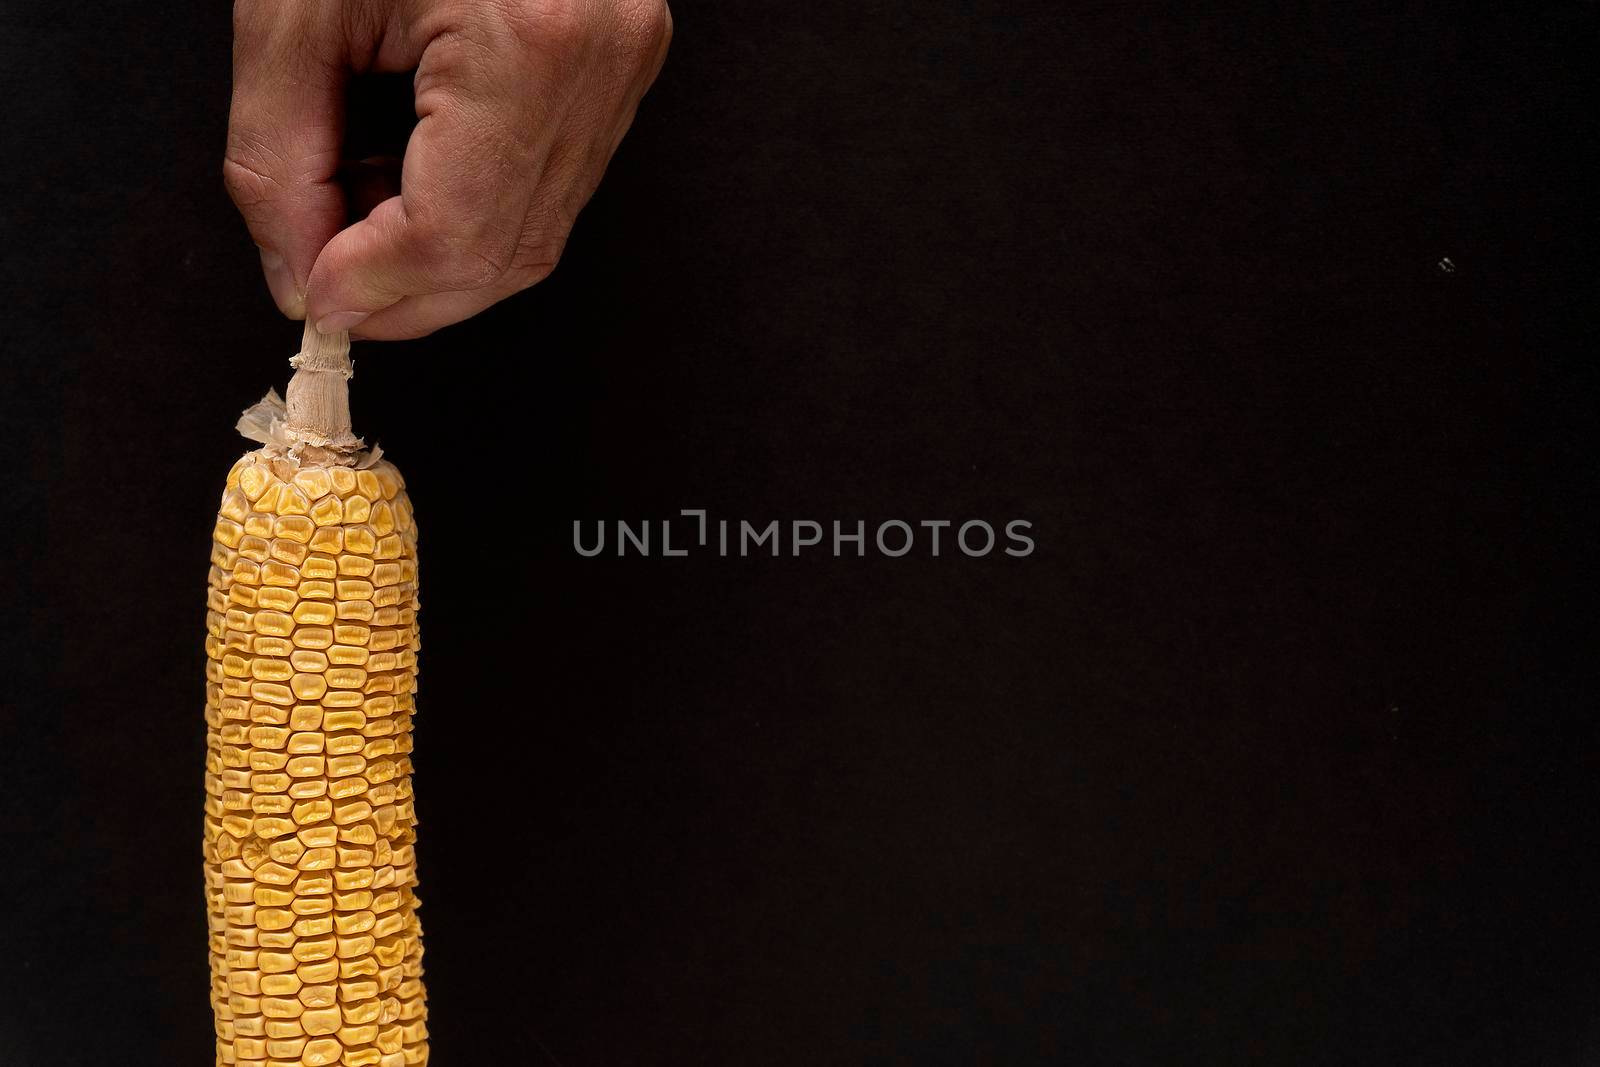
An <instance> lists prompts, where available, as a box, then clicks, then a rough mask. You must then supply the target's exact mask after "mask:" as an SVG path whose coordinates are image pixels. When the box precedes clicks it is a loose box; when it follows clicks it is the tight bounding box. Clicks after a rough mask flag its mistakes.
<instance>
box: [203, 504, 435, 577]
mask: <svg viewBox="0 0 1600 1067" xmlns="http://www.w3.org/2000/svg"><path fill="white" fill-rule="evenodd" d="M211 536H212V539H213V540H214V541H215V545H214V546H213V549H212V562H213V563H215V564H216V565H217V567H219V568H220V569H221V570H223V571H230V570H232V569H233V568H234V565H235V564H237V563H238V562H239V561H240V560H241V559H245V560H250V561H251V562H253V563H265V562H266V561H267V560H269V559H271V558H273V557H274V555H280V557H281V558H283V559H284V561H285V562H291V563H298V562H300V560H301V559H304V558H305V557H304V556H301V549H302V548H303V549H304V550H305V553H306V554H307V555H309V554H310V553H312V552H318V553H322V554H324V555H338V554H339V553H341V552H345V553H349V554H352V555H357V556H372V557H373V558H375V559H399V558H400V557H402V556H414V555H415V554H416V541H417V535H416V533H415V531H414V530H413V529H412V528H411V527H410V526H405V525H400V526H396V527H394V528H390V529H387V530H379V529H378V528H377V527H375V526H373V525H372V524H370V523H361V524H358V525H349V526H315V525H314V524H311V523H310V522H309V520H307V522H306V523H305V524H301V523H295V522H290V521H289V519H288V518H286V517H282V516H280V517H278V518H276V519H273V518H271V517H270V516H250V517H248V518H246V519H245V520H243V522H240V521H236V520H234V519H231V518H228V517H227V516H226V515H219V516H218V517H217V524H216V526H214V527H213V528H212V534H211ZM289 545H298V546H300V548H289V547H287V546H289ZM274 546H277V547H276V548H275V547H274ZM285 554H286V555H285ZM297 556H298V557H300V558H299V559H296V558H295V557H297Z"/></svg>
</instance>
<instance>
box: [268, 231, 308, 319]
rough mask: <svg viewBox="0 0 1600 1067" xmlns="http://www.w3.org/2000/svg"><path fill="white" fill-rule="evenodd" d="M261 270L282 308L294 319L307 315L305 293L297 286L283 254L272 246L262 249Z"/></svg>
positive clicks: (273, 296)
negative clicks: (271, 247)
mask: <svg viewBox="0 0 1600 1067" xmlns="http://www.w3.org/2000/svg"><path fill="white" fill-rule="evenodd" d="M261 272H262V273H263V274H265V275H266V276H267V288H268V289H269V290H271V292H272V299H273V301H274V302H275V303H277V305H278V307H279V309H280V310H282V312H283V313H284V314H285V315H288V316H289V317H290V318H292V319H303V318H305V317H306V298H305V295H304V294H302V293H301V292H300V290H299V289H297V288H296V287H295V284H294V274H293V272H291V271H290V270H289V264H287V263H285V262H284V259H283V257H282V256H280V255H278V253H276V252H274V251H272V250H271V249H270V248H263V249H262V250H261Z"/></svg>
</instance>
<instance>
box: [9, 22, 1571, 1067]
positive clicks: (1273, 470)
mask: <svg viewBox="0 0 1600 1067" xmlns="http://www.w3.org/2000/svg"><path fill="white" fill-rule="evenodd" d="M226 6H227V5H225V4H217V3H198V2H196V3H155V2H150V0H144V2H140V3H97V4H94V5H89V6H83V7H80V6H77V5H65V4H50V5H45V4H31V5H19V4H18V3H17V0H6V5H5V8H4V12H5V21H6V25H5V27H4V33H3V36H0V58H3V63H0V76H3V77H4V78H5V85H4V86H3V88H4V90H5V94H6V99H7V101H8V104H7V114H6V117H5V120H4V129H5V134H4V136H5V151H4V155H5V159H6V164H5V167H4V168H3V172H0V192H3V195H4V200H3V204H4V213H3V218H0V226H3V229H0V238H3V241H0V244H3V247H4V248H5V268H4V271H5V273H4V278H3V282H4V287H3V294H0V295H3V301H4V305H3V306H4V312H5V314H4V316H3V320H4V325H3V327H0V329H3V331H4V336H5V338H6V341H5V345H6V350H5V353H4V362H3V364H0V366H3V371H0V373H3V375H4V378H5V382H6V386H5V395H4V408H5V411H4V420H5V421H4V431H5V433H4V440H5V452H6V455H5V462H4V466H5V469H6V470H7V471H8V473H7V474H6V475H5V476H4V478H3V482H0V490H3V494H4V509H5V510H4V515H3V518H4V523H5V526H6V529H7V532H8V533H11V534H13V535H15V536H14V538H13V540H14V547H13V548H12V549H11V550H10V554H9V558H8V560H7V565H6V568H5V574H4V577H3V579H0V581H3V582H4V584H5V587H6V592H7V594H8V596H7V598H6V599H7V601H8V603H9V604H10V605H12V606H9V607H8V608H7V611H6V616H5V623H4V625H5V628H6V638H7V652H6V654H5V665H4V671H3V672H0V673H3V675H4V679H3V681H0V687H3V692H4V694H5V706H4V707H5V716H4V720H3V726H4V734H3V739H0V789H3V790H4V804H3V808H0V820H3V823H0V825H3V828H4V832H5V837H4V842H3V843H4V856H3V864H4V869H3V875H0V905H3V910H0V1062H3V1063H4V1064H6V1065H7V1067H10V1065H12V1064H17V1065H22V1067H34V1065H39V1067H44V1065H57V1064H60V1065H79V1064H89V1063H116V1064H121V1065H140V1064H155V1065H163V1067H167V1065H176V1067H181V1065H187V1064H200V1063H208V1062H210V1060H209V1057H210V1055H211V1052H210V1048H211V1045H210V1043H211V1034H210V1017H209V1009H208V1005H207V999H206V974H205V966H206V955H205V936H204V920H203V903H202V896H201V891H200V845H199V829H200V827H199V821H200V807H201V800H202V789H201V782H200V777H201V766H202V755H203V746H204V731H203V727H202V717H201V710H202V703H203V696H202V673H203V671H202V663H203V653H202V649H201V637H202V629H203V627H202V616H203V594H204V579H205V567H206V563H205V561H206V555H207V538H208V531H209V528H210V522H211V516H212V515H213V514H214V507H215V501H216V499H217V496H218V493H219V491H220V486H221V482H222V478H223V474H224V472H225V471H226V470H227V468H228V465H229V464H230V463H231V462H232V460H233V459H234V458H235V456H236V455H237V454H238V453H239V452H240V451H242V449H243V447H244V445H243V442H241V441H240V440H239V439H238V438H237V437H236V436H235V435H234V434H233V432H232V424H233V421H234V417H235V415H236V413H237V412H238V411H239V409H240V408H242V407H244V406H245V405H246V404H248V403H250V402H252V401H253V400H255V399H256V398H257V397H258V396H259V395H260V394H261V392H262V391H263V390H264V389H265V387H266V386H268V385H274V384H276V385H279V386H281V384H282V382H283V381H284V378H285V374H286V369H285V364H284V359H285V357H286V356H287V355H289V354H290V353H291V352H293V351H294V349H295V346H296V344H297V341H298V327H297V326H295V325H292V324H288V323H285V322H284V321H283V320H282V319H281V318H279V317H278V316H277V314H276V312H275V311H274V310H273V309H272V307H271V305H270V302H269V300H268V298H267V296H266V292H265V288H264V286H263V285H262V283H261V281H260V279H259V276H258V267H257V262H256V257H255V254H254V251H253V249H252V248H251V246H250V243H249V241H248V239H247V237H246V235H245V233H244V229H243V226H242V224H240V222H239V221H238V220H237V218H236V217H235V216H234V214H233V212H232V209H231V207H230V206H229V204H228V203H227V201H226V198H225V196H224V195H223V193H222V190H221V186H220V180H219V166H220V157H221V151H222V147H223V140H224V129H225V120H226V112H227V100H228V82H229V59H228V34H229V25H228V13H227V11H226V10H225V9H226ZM1187 6H1188V5H1181V6H1180V5H1173V6H1172V7H1171V8H1170V9H1165V10H1163V9H1159V8H1145V7H1141V6H1137V5H1095V4H1091V5H1063V4H1054V3H1037V2H1036V3H1011V4H998V3H976V4H960V5H957V4H945V5H928V4H913V3H902V4H892V5H879V4H870V5H868V4H855V3H851V4H846V3H807V4H795V3H769V2H755V0H741V2H739V3H722V4H701V5H694V4H690V3H687V2H685V3H683V4H681V5H680V6H679V8H678V10H677V11H676V17H677V38H676V41H675V43H674V46H673V50H672V55H671V57H670V59H669V61H668V63H667V66H666V68H665V71H664V73H663V75H662V78H661V80H660V82H659V84H658V86H657V88H656V89H655V90H654V91H653V92H652V93H651V94H650V96H649V97H648V98H647V99H646V102H645V104H644V106H643V108H642V110H641V113H640V116H639V119H638V121H637V123H636V125H635V128H634V131H633V133H632V134H631V135H630V136H629V138H628V140H627V141H626V143H625V144H624V146H623V148H622V150H621V152H620V153H619V155H618V156H617V158H616V160H615V162H614V164H613V166H612V168H611V171H610V174H609V176H608V178H607V180H606V183H605V185H604V187H603V189H602V190H601V192H600V193H599V194H598V196H597V197H596V198H595V200H594V201H593V202H592V204H591V205H590V207H589V208H588V210H587V211H586V212H585V214H584V215H583V217H582V219H581V220H580V222H579V225H578V228H577V230H576V232H575V233H574V235H573V238H572V240H571V243H570V245H569V248H568V252H567V254H566V257H565V258H564V260H563V262H562V264H561V266H560V268H559V269H558V270H557V272H556V273H555V275H554V276H553V277H551V278H550V279H549V280H548V281H547V282H546V283H544V284H543V285H541V286H539V287H538V288H537V289H535V290H533V291H531V292H529V293H527V294H524V295H523V296H522V297H519V298H517V299H515V300H513V301H511V302H509V303H508V304H506V305H503V306H501V307H499V308H497V309H494V310H493V311H491V312H489V313H487V314H485V315H483V316H481V317H480V318H479V319H477V320H474V321H473V322H471V323H468V324H465V325H463V326H460V327H457V328H453V329H450V330H447V331H444V332H442V333H440V334H438V335H436V336H434V337H432V338H429V339H427V340H424V341H420V342H415V343H407V344H395V345H388V346H372V345H369V346H366V347H364V348H360V349H358V352H357V362H358V370H359V372H360V373H359V376H358V378H357V380H356V387H355V405H356V416H357V429H358V430H359V431H362V432H364V433H365V434H366V435H367V436H368V437H369V439H370V438H375V439H377V440H379V441H381V443H382V444H383V446H384V447H385V449H386V451H387V453H388V455H389V456H390V457H391V458H392V459H394V460H395V461H396V462H397V463H398V464H399V465H400V467H401V469H402V470H403V471H404V472H405V474H406V476H407V478H408V481H409V483H410V485H411V488H412V495H413V499H414V500H415V502H416V505H417V510H418V514H419V520H420V522H421V524H422V531H423V575H424V582H423V602H424V611H423V614H422V620H423V632H424V640H425V650H424V654H423V658H422V664H423V672H422V689H421V695H420V706H421V709H422V714H421V716H420V718H419V720H418V726H417V730H418V757H417V765H418V773H417V789H418V795H419V800H420V805H419V806H420V811H421V815H422V819H423V829H422V841H421V847H420V850H419V852H420V856H421V870H422V879H423V887H422V888H423V893H422V897H423V900H424V903H425V906H424V909H423V919H424V922H425V924H426V927H427V931H428V935H427V936H428V941H427V944H428V957H427V961H428V975H429V991H430V997H431V1005H432V1013H433V1014H432V1022H431V1028H432V1032H433V1035H434V1042H435V1059H436V1062H438V1063H439V1064H441V1065H443V1067H453V1065H461V1064H522V1063H529V1064H561V1065H564V1067H600V1065H605V1067H610V1065H621V1064H652V1065H653V1064H730V1065H732V1064H738V1065H747V1064H760V1065H767V1064H772V1065H780V1064H834V1063H838V1064H851V1063H864V1064H865V1063H871V1064H879V1063H881V1064H919V1065H921V1064H946V1063H948V1064H973V1063H979V1064H1004V1065H1016V1064H1043V1063H1064V1062H1072V1063H1084V1064H1146V1063H1151V1064H1156V1063H1163V1064H1164V1063H1268V1064H1280V1063H1295V1064H1299V1063H1329V1064H1349V1063H1396V1064H1412V1063H1418V1064H1423V1063H1426V1064H1451V1065H1457V1064H1463V1063H1527V1064H1533V1063H1539V1064H1561V1065H1566V1064H1588V1063H1597V1062H1600V965H1597V964H1596V962H1595V946H1596V943H1597V935H1600V877H1597V874H1600V870H1597V864H1596V857H1595V849H1596V844H1597V842H1596V833H1595V831H1596V813H1597V811H1600V808H1597V807H1596V806H1595V804H1594V800H1595V790H1594V788H1593V785H1594V779H1595V773H1596V770H1597V757H1596V753H1597V747H1596V741H1597V726H1596V723H1595V720H1594V716H1593V696H1594V694H1593V689H1592V686H1590V684H1589V676H1588V670H1587V664H1586V663H1584V662H1583V659H1584V653H1585V652H1586V651H1587V647H1586V645H1585V644H1584V643H1583V642H1582V641H1580V639H1579V637H1580V634H1581V633H1582V629H1581V628H1580V627H1578V626H1576V625H1574V624H1575V623H1576V622H1577V621H1578V617H1579V616H1580V615H1587V614H1589V613H1590V612H1592V610H1593V608H1592V596H1591V591H1592V588H1593V584H1592V578H1593V570H1592V564H1590V563H1589V562H1588V559H1587V558H1585V557H1586V556H1587V552H1586V548H1587V542H1588V541H1590V540H1592V536H1593V534H1592V527H1588V526H1580V524H1579V522H1578V519H1577V515H1578V514H1579V511H1580V506H1581V505H1584V504H1590V503H1592V502H1593V501H1592V497H1593V490H1594V479H1593V469H1592V468H1593V461H1592V452H1591V451H1590V449H1589V447H1588V444H1587V442H1586V441H1585V440H1584V437H1585V435H1584V434H1583V431H1584V430H1585V429H1587V423H1588V422H1589V420H1590V419H1591V418H1592V411H1593V400H1592V387H1593V384H1594V381H1593V379H1594V370H1593V363H1592V358H1591V355H1592V348H1591V352H1589V353H1586V352H1585V347H1586V344H1587V338H1586V336H1585V334H1586V332H1587V331H1586V330H1584V329H1583V323H1582V322H1581V318H1580V316H1581V312H1582V310H1583V303H1584V301H1586V300H1587V299H1589V298H1591V297H1592V296H1593V295H1594V285H1593V279H1594V271H1593V263H1592V256H1593V255H1594V252H1593V246H1592V245H1591V244H1589V243H1587V238H1586V237H1585V236H1584V230H1585V229H1586V228H1587V224H1588V223H1589V222H1590V221H1591V220H1592V218H1593V214H1594V206H1593V175H1594V169H1593V162H1594V159H1593V146H1594V143H1595V142H1594V138H1593V129H1592V123H1591V121H1590V115H1589V112H1590V109H1591V108H1592V105H1591V104H1589V103H1587V102H1581V101H1585V98H1586V97H1588V95H1589V91H1591V90H1593V89H1594V88H1595V86H1594V85H1593V84H1592V83H1593V81H1594V79H1593V76H1592V74H1593V71H1592V68H1591V67H1590V66H1589V65H1588V60H1589V56H1590V53H1591V52H1592V48H1593V44H1594V41H1595V39H1596V29H1597V26H1596V22H1597V20H1596V18H1595V7H1594V5H1593V4H1592V3H1569V4H1549V5H1534V8H1535V9H1534V10H1529V11H1524V10H1520V9H1521V7H1522V5H1499V6H1500V7H1501V8H1503V9H1504V10H1501V11H1499V12H1498V13H1495V14H1487V13H1484V12H1480V11H1474V10H1469V9H1464V8H1452V7H1450V6H1448V5H1418V4H1404V3H1392V2H1390V3H1384V4H1341V5H1325V6H1322V7H1302V6H1300V5H1292V4H1291V5H1273V7H1274V8H1275V10H1274V11H1273V12H1272V13H1263V12H1262V11H1259V10H1258V11H1249V10H1236V11H1231V12H1226V13H1224V12H1221V11H1209V12H1202V11H1193V10H1184V8H1185V7H1187ZM1263 6H1264V5H1263ZM1484 7H1485V8H1487V7H1488V5H1484ZM383 98H384V93H383V92H375V93H374V94H373V100H374V101H377V102H380V103H381V101H382V99H383ZM402 125H403V123H402ZM380 128H381V126H373V125H369V126H363V129H367V130H374V129H380ZM1446 257H1448V259H1449V261H1450V264H1452V265H1453V266H1454V269H1453V270H1449V269H1446V267H1445V266H1442V265H1441V261H1442V260H1443V259H1444V258H1446ZM685 507H691V508H692V507H703V508H707V509H710V511H711V512H712V515H713V517H727V518H735V519H737V518H750V519H756V520H761V521H763V522H764V521H766V520H767V519H771V518H781V519H793V518H811V519H818V520H823V521H829V520H832V519H834V518H839V519H843V520H847V521H853V520H855V519H857V518H860V519H865V520H867V521H868V522H869V524H873V523H876V522H879V521H882V520H884V519H889V518H901V519H907V520H912V521H915V520H919V519H940V518H945V519H953V520H957V521H959V520H963V519H968V518H984V519H987V520H989V521H991V522H995V523H999V522H1004V521H1006V520H1008V519H1012V518H1022V519H1028V520H1031V521H1032V522H1033V523H1034V533H1035V536H1036V539H1037V542H1038V550H1037V551H1036V552H1035V554H1034V555H1032V556H1031V557H1028V558H1025V559H1012V558H1008V557H1005V556H999V555H996V556H993V557H990V558H986V559H981V560H976V559H965V558H962V557H959V556H950V555H945V556H942V557H941V558H939V559H932V558H929V557H928V556H926V555H924V554H921V553H918V554H915V555H913V556H911V557H907V558H905V559H900V560H889V559H883V558H881V557H878V558H873V557H868V558H866V559H863V560H856V559H842V560H835V559H832V558H830V557H829V556H827V555H826V554H823V553H818V552H815V551H813V552H812V553H810V554H808V555H803V556H801V557H800V558H798V559H795V558H782V559H776V560H774V559H765V558H763V559H726V560H724V559H717V558H716V557H714V556H706V555H698V556H691V557H689V558H687V559H681V560H679V559H673V560H666V559H660V558H651V559H621V560H619V559H616V558H600V559H593V560H589V559H581V558H579V557H578V556H577V555H576V554H575V553H574V552H573V550H572V548H571V544H570V533H571V523H572V520H573V519H576V518H583V519H596V518H605V519H615V518H626V519H641V518H656V519H659V518H664V517H670V516H672V515H674V514H675V513H676V512H677V510H678V509H679V508H685ZM513 508H518V509H526V510H527V511H528V512H529V513H531V514H532V515H533V516H534V518H533V520H532V521H531V522H529V523H527V524H525V525H517V524H516V523H514V522H513V521H512V519H511V517H510V516H511V513H512V509H513ZM869 528H870V527H869ZM1580 560H1581V561H1582V562H1579V561H1580Z"/></svg>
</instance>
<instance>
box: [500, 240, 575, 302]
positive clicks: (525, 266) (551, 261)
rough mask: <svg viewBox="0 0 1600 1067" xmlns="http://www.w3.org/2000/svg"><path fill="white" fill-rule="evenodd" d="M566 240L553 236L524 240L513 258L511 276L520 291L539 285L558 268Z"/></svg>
mask: <svg viewBox="0 0 1600 1067" xmlns="http://www.w3.org/2000/svg"><path fill="white" fill-rule="evenodd" d="M565 244H566V242H565V240H564V239H563V238H559V237H552V238H545V239H542V240H536V241H528V242H524V243H523V244H522V245H521V246H520V247H519V248H518V249H517V253H516V255H515V257H513V259H512V263H511V270H510V272H509V273H510V276H511V279H512V281H513V282H514V283H515V285H516V289H517V291H518V292H520V291H522V290H523V289H528V288H531V287H532V286H535V285H538V284H539V283H540V282H542V281H544V280H545V279H546V278H548V277H550V275H551V273H552V272H553V271H554V270H555V269H556V264H557V263H559V262H560V261H561V253H562V251H563V249H564V246H565Z"/></svg>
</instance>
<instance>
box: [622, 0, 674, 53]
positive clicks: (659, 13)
mask: <svg viewBox="0 0 1600 1067" xmlns="http://www.w3.org/2000/svg"><path fill="white" fill-rule="evenodd" d="M629 6H630V8H631V15H632V17H631V18H630V20H629V21H630V22H631V24H632V25H633V26H634V28H635V32H636V33H637V34H638V36H639V38H640V41H641V43H642V44H644V45H645V46H646V47H647V49H648V50H649V51H651V52H654V51H655V50H656V49H658V48H660V47H662V46H663V45H665V44H666V43H667V42H668V41H670V40H672V10H671V9H670V8H668V7H667V5H666V4H665V3H664V2H663V0H642V2H640V3H634V4H631V5H629Z"/></svg>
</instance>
